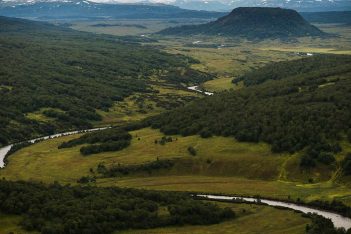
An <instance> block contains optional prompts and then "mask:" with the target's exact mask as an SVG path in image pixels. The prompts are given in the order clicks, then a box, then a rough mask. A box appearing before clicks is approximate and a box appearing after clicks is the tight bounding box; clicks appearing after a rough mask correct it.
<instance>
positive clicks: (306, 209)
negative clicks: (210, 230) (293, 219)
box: [197, 195, 351, 230]
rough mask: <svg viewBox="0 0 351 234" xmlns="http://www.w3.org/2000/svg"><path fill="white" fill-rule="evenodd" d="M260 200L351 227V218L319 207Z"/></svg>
mask: <svg viewBox="0 0 351 234" xmlns="http://www.w3.org/2000/svg"><path fill="white" fill-rule="evenodd" d="M197 196H198V197H204V198H207V199H209V200H211V199H212V200H222V201H230V200H233V199H242V200H243V201H247V202H257V199H256V198H250V197H235V196H233V197H232V196H217V195H197ZM260 202H261V203H263V204H266V205H269V206H275V207H285V208H289V209H292V210H297V211H301V212H302V213H305V214H308V213H315V214H318V215H320V216H323V217H324V218H327V219H331V221H332V222H333V224H334V226H335V227H336V228H345V230H348V229H350V228H351V219H350V218H347V217H344V216H342V215H339V214H336V213H333V212H329V211H325V210H318V209H314V208H310V207H307V206H303V205H298V204H294V203H289V202H282V201H274V200H268V199H260Z"/></svg>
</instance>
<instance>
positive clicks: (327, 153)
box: [300, 142, 342, 168]
mask: <svg viewBox="0 0 351 234" xmlns="http://www.w3.org/2000/svg"><path fill="white" fill-rule="evenodd" d="M341 151H342V149H341V147H340V145H339V144H337V143H335V144H329V143H328V142H317V143H314V144H311V145H310V146H308V147H307V149H306V150H305V152H304V154H303V155H302V158H301V161H300V166H302V167H305V168H311V167H315V166H316V164H317V162H320V163H323V164H325V165H331V164H332V163H334V162H335V161H336V160H335V157H334V154H336V153H339V152H341Z"/></svg>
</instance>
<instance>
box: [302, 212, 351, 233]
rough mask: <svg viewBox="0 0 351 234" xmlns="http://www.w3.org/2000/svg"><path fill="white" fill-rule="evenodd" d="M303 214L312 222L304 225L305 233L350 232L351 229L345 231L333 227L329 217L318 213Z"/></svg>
mask: <svg viewBox="0 0 351 234" xmlns="http://www.w3.org/2000/svg"><path fill="white" fill-rule="evenodd" d="M303 216H305V217H308V218H311V219H312V223H311V224H308V225H307V226H306V234H351V229H349V230H348V231H346V230H345V229H343V228H335V227H334V224H333V222H332V221H331V220H330V219H326V218H324V217H322V216H320V215H316V214H308V215H303Z"/></svg>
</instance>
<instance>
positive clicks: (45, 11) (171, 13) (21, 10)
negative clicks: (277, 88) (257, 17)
mask: <svg viewBox="0 0 351 234" xmlns="http://www.w3.org/2000/svg"><path fill="white" fill-rule="evenodd" d="M3 6H5V7H2V8H1V7H0V15H3V16H9V17H22V18H29V17H31V18H33V17H34V18H114V19H155V18H167V19H168V18H216V17H220V16H222V15H223V13H218V12H205V11H192V10H185V9H181V8H179V7H175V6H169V5H163V4H160V5H145V4H104V3H94V2H90V1H79V0H71V1H44V2H34V3H31V4H20V5H16V4H14V5H12V6H6V5H3Z"/></svg>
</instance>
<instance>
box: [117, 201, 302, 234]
mask: <svg viewBox="0 0 351 234" xmlns="http://www.w3.org/2000/svg"><path fill="white" fill-rule="evenodd" d="M219 205H222V206H225V207H231V208H232V209H233V210H234V211H235V213H236V214H237V218H235V219H233V220H231V221H226V222H223V223H221V224H215V225H210V226H184V227H170V228H156V229H151V230H133V231H126V232H122V233H123V234H132V233H133V234H159V233H162V234H164V233H167V234H173V233H192V234H212V233H223V234H238V233H240V234H252V233H276V234H278V233H289V234H302V233H305V227H306V225H307V224H308V223H309V219H307V218H303V217H301V214H299V213H295V212H293V211H289V210H280V209H275V208H272V207H267V206H259V205H248V204H229V203H223V204H220V203H219Z"/></svg>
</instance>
